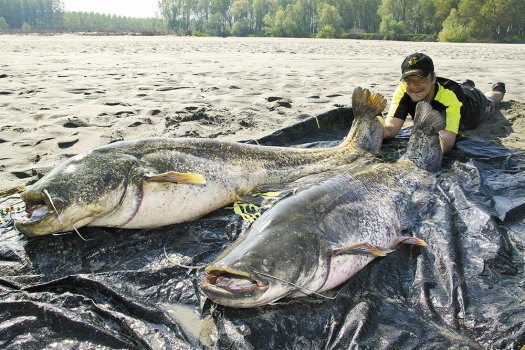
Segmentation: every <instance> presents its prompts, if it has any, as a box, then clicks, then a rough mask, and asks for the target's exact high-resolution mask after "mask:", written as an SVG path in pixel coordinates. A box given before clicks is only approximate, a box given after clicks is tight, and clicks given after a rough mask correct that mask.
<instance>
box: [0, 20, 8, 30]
mask: <svg viewBox="0 0 525 350" xmlns="http://www.w3.org/2000/svg"><path fill="white" fill-rule="evenodd" d="M8 28H9V25H8V24H7V21H6V20H5V18H4V17H0V30H6V29H8Z"/></svg>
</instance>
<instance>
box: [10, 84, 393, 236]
mask: <svg viewBox="0 0 525 350" xmlns="http://www.w3.org/2000/svg"><path fill="white" fill-rule="evenodd" d="M352 103H353V104H355V107H354V125H353V126H352V128H351V132H350V133H349V136H348V137H347V138H346V139H345V140H343V141H342V142H341V144H339V145H338V146H335V147H330V148H313V149H301V148H293V147H271V146H258V145H249V144H243V143H236V142H227V141H220V140H216V139H190V138H178V139H170V138H147V139H139V140H135V141H123V142H117V143H113V144H111V145H108V146H104V147H100V148H97V149H94V150H92V151H91V152H88V153H86V154H82V155H78V156H75V157H73V158H71V159H69V160H67V161H65V162H64V163H62V164H60V165H59V166H58V167H56V168H55V169H53V170H52V171H51V172H50V173H49V174H48V175H46V176H45V177H43V178H42V179H40V180H39V181H37V182H36V183H35V184H33V185H32V186H30V187H29V188H28V189H27V190H26V191H25V192H24V193H22V195H21V198H22V199H23V200H24V201H25V203H26V208H27V211H28V217H26V218H22V219H19V220H17V221H16V222H15V227H16V228H17V229H18V230H19V231H20V232H22V233H24V234H26V235H28V236H35V235H46V234H51V233H56V232H64V231H71V230H73V228H79V227H81V226H86V225H87V226H105V227H122V228H146V227H158V226H163V225H167V224H173V223H178V222H183V221H188V220H193V219H196V218H199V217H201V216H203V215H206V214H208V213H210V212H212V211H214V210H217V209H220V208H222V207H224V206H226V205H228V204H230V203H232V202H233V201H235V200H236V199H237V198H238V197H239V196H241V195H242V194H244V193H246V192H249V191H250V190H251V189H253V188H254V187H256V186H260V185H263V184H271V183H283V182H289V181H293V180H295V179H297V178H300V177H302V176H306V175H309V174H314V173H318V172H322V171H326V170H329V169H332V168H334V167H337V166H340V165H342V164H348V163H352V162H353V161H355V160H356V159H367V158H369V159H370V161H373V160H375V157H374V154H375V153H377V151H378V150H379V148H380V145H381V142H382V133H383V124H382V117H380V113H381V112H382V111H383V109H384V108H385V106H386V100H385V99H384V98H383V97H382V96H381V95H380V94H372V93H370V91H368V90H366V89H361V88H356V89H355V90H354V94H353V96H352ZM364 140H366V142H365V141H364ZM33 213H35V214H38V215H32V214H33ZM42 214H44V215H42Z"/></svg>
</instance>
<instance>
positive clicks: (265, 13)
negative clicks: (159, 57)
mask: <svg viewBox="0 0 525 350" xmlns="http://www.w3.org/2000/svg"><path fill="white" fill-rule="evenodd" d="M159 7H160V12H161V14H162V17H163V19H164V20H165V21H166V24H167V26H168V28H169V29H171V30H173V31H175V32H177V33H181V34H196V33H203V34H205V35H237V36H246V35H254V36H263V35H267V36H289V37H329V38H339V37H347V38H348V37H350V38H351V37H361V38H367V37H369V38H374V39H403V38H406V39H411V40H414V39H418V38H419V39H420V40H421V39H423V40H424V39H428V40H435V39H439V40H441V41H494V42H505V41H506V42H525V1H524V0H160V1H159Z"/></svg>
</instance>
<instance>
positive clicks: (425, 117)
mask: <svg viewBox="0 0 525 350" xmlns="http://www.w3.org/2000/svg"><path fill="white" fill-rule="evenodd" d="M414 128H415V129H418V130H421V131H422V132H423V133H424V134H425V135H427V136H431V135H435V134H437V133H438V132H439V131H440V130H443V129H445V119H444V118H443V116H442V115H441V114H440V113H439V112H438V111H436V110H435V109H434V108H432V106H431V105H430V103H428V102H425V101H421V102H419V103H418V104H417V105H416V113H415V117H414Z"/></svg>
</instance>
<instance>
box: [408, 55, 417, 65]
mask: <svg viewBox="0 0 525 350" xmlns="http://www.w3.org/2000/svg"><path fill="white" fill-rule="evenodd" d="M417 61H418V57H417V56H414V57H411V58H410V59H409V60H408V65H409V66H414V65H415V64H416V63H417Z"/></svg>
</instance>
